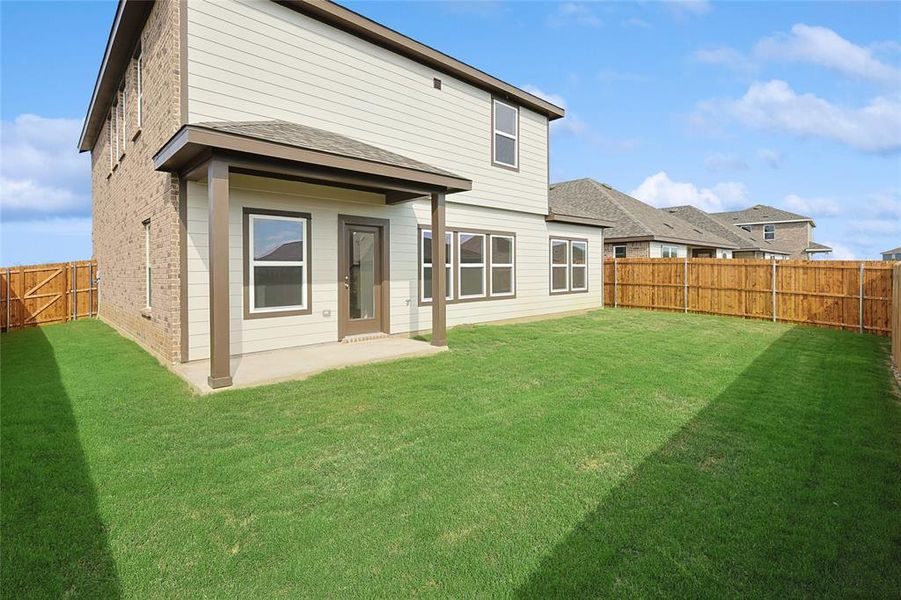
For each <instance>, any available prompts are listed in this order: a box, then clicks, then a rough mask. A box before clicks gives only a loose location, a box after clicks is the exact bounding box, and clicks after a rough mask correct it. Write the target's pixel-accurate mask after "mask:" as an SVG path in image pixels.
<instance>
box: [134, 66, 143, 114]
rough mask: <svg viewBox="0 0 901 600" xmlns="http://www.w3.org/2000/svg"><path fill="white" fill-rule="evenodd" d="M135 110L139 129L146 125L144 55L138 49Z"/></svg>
mask: <svg viewBox="0 0 901 600" xmlns="http://www.w3.org/2000/svg"><path fill="white" fill-rule="evenodd" d="M135 102H136V105H135V110H136V113H137V114H136V117H137V123H138V129H140V128H141V127H142V126H143V125H144V55H143V54H142V53H141V50H140V49H138V53H137V55H136V56H135Z"/></svg>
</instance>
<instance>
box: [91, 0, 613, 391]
mask: <svg viewBox="0 0 901 600" xmlns="http://www.w3.org/2000/svg"><path fill="white" fill-rule="evenodd" d="M563 116H564V111H563V109H561V108H559V107H557V106H555V105H553V104H551V103H549V102H547V101H545V100H543V99H541V98H538V97H536V96H534V95H532V94H529V93H527V92H525V91H523V90H521V89H518V88H515V87H513V86H511V85H509V84H507V83H504V82H503V81H501V80H499V79H497V78H495V77H492V76H490V75H488V74H486V73H483V72H482V71H479V70H477V69H475V68H473V67H471V66H469V65H467V64H464V63H462V62H460V61H457V60H455V59H453V58H451V57H449V56H447V55H445V54H442V53H440V52H438V51H436V50H434V49H432V48H430V47H428V46H425V45H423V44H420V43H418V42H416V41H414V40H412V39H410V38H407V37H405V36H403V35H401V34H399V33H397V32H395V31H393V30H391V29H388V28H386V27H383V26H381V25H379V24H378V23H375V22H373V21H371V20H369V19H366V18H364V17H362V16H360V15H358V14H356V13H354V12H352V11H350V10H347V9H345V8H343V7H341V6H339V5H336V4H332V3H329V2H322V1H315V2H303V1H280V2H274V1H273V2H269V1H260V0H216V1H215V2H212V1H201V0H167V1H158V2H153V3H151V2H141V1H138V0H123V1H121V2H120V3H119V6H118V9H117V13H116V18H115V21H114V24H113V29H112V32H111V34H110V38H109V42H108V44H107V48H106V52H105V55H104V58H103V63H102V65H101V68H100V73H99V76H98V78H97V82H96V85H95V88H94V93H93V96H92V99H91V103H90V107H89V109H88V113H87V117H86V119H85V124H84V129H83V131H82V135H81V139H80V141H79V148H80V150H81V151H90V152H91V161H92V194H93V210H94V231H93V240H94V256H95V258H96V259H97V261H98V267H99V271H100V291H99V294H100V306H101V309H100V311H101V316H102V318H103V319H104V320H106V321H107V322H109V323H111V324H112V325H113V326H115V327H116V328H118V329H119V330H120V331H121V332H123V333H124V334H126V335H128V336H130V337H132V338H134V339H136V340H137V341H138V342H140V343H141V344H142V345H143V346H145V347H146V348H148V349H149V350H151V351H152V352H154V353H155V354H157V355H158V356H160V357H161V358H163V359H164V360H169V361H182V362H184V361H189V360H197V359H207V358H209V359H210V378H209V383H210V385H211V386H213V387H221V386H227V385H230V384H231V372H230V365H229V356H230V355H231V356H235V355H242V354H245V353H249V352H257V351H263V350H273V349H278V348H285V347H291V346H299V345H305V344H317V343H322V342H333V341H336V340H340V339H342V338H345V337H348V336H353V335H355V334H370V333H371V332H383V333H385V334H395V333H406V332H414V331H422V330H429V329H431V331H432V343H433V344H436V345H443V344H445V343H446V334H445V330H446V326H447V325H455V324H460V323H472V322H482V321H492V320H500V319H508V318H518V317H526V316H530V315H539V314H545V313H554V312H563V311H570V310H578V309H587V308H591V307H598V306H602V305H603V296H602V292H603V282H602V280H601V277H602V271H603V269H602V268H601V263H602V257H603V236H602V228H603V227H604V226H607V225H609V223H608V222H606V221H605V220H604V219H601V218H590V217H588V218H586V217H578V218H576V217H572V216H568V215H567V214H566V213H561V214H553V213H552V212H551V211H549V207H548V127H549V122H550V121H553V120H555V119H559V118H561V117H563ZM433 238H434V241H433ZM436 263H437V264H441V263H444V264H445V265H446V266H443V267H441V268H438V269H435V268H433V265H434V264H436Z"/></svg>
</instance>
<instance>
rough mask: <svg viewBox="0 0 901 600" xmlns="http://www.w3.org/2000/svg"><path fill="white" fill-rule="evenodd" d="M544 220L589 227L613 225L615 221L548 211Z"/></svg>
mask: <svg viewBox="0 0 901 600" xmlns="http://www.w3.org/2000/svg"><path fill="white" fill-rule="evenodd" d="M544 220H545V221H548V222H554V223H569V224H571V225H588V226H589V227H601V228H609V227H614V226H615V225H616V223H614V222H613V221H607V220H606V219H594V218H591V217H574V216H572V215H561V214H557V213H553V212H552V213H549V214H548V215H547V216H545V217H544Z"/></svg>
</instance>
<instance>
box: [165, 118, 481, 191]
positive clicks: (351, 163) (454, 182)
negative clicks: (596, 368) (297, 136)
mask: <svg viewBox="0 0 901 600" xmlns="http://www.w3.org/2000/svg"><path fill="white" fill-rule="evenodd" d="M212 152H225V153H235V154H240V155H245V156H255V157H259V158H262V159H264V160H274V161H284V162H290V163H298V164H304V165H312V166H314V167H316V168H321V169H329V170H333V171H332V172H338V171H341V172H348V173H359V174H363V175H366V176H369V177H376V178H381V179H383V180H386V181H387V180H395V181H406V182H410V183H412V184H415V185H416V186H420V188H421V189H422V190H424V191H426V190H436V191H443V192H446V193H457V192H465V191H469V190H471V189H472V181H470V180H469V179H465V178H463V177H457V176H453V175H442V174H439V173H431V172H427V171H420V170H418V169H413V168H409V167H402V166H398V165H390V164H387V163H381V162H376V161H371V160H366V159H361V158H354V157H349V156H343V155H339V154H332V153H329V152H323V151H319V150H312V149H308V148H301V147H298V146H291V145H288V144H283V143H280V142H272V141H268V140H263V139H259V138H253V137H248V136H242V135H240V134H236V133H231V132H224V131H217V130H214V129H208V128H204V127H200V126H197V125H184V126H182V128H181V129H179V130H178V132H177V133H176V134H175V135H173V136H172V137H171V138H170V139H169V141H167V142H166V143H165V144H163V146H162V148H160V149H159V150H158V151H157V153H156V154H155V155H154V156H153V164H154V168H155V169H156V170H157V171H165V172H170V173H182V172H184V171H185V170H186V169H190V168H194V167H196V163H197V161H198V160H199V159H202V157H203V156H205V155H208V154H209V153H212ZM324 183H326V184H327V183H328V180H327V179H326V180H324Z"/></svg>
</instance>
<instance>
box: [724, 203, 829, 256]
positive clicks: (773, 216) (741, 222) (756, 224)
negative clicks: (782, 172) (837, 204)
mask: <svg viewBox="0 0 901 600" xmlns="http://www.w3.org/2000/svg"><path fill="white" fill-rule="evenodd" d="M711 215H712V216H713V217H716V218H717V219H719V220H721V221H723V222H724V223H728V224H730V225H734V226H736V227H740V228H742V229H744V230H745V231H748V232H750V233H753V234H756V235H757V236H759V237H762V238H763V239H764V240H766V241H768V242H776V243H778V244H780V245H781V246H782V247H784V248H787V249H789V250H790V251H791V256H790V258H795V259H806V260H809V259H811V258H813V255H814V254H818V253H823V252H832V248H830V247H829V246H825V245H823V244H818V243H817V242H814V241H813V228H814V227H816V223H814V221H813V219H811V218H810V217H805V216H803V215H798V214H795V213H792V212H789V211H787V210H782V209H779V208H775V207H772V206H766V205H765V204H756V205H754V206H752V207H751V208H747V209H745V210H736V211H731V212H720V213H711Z"/></svg>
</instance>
